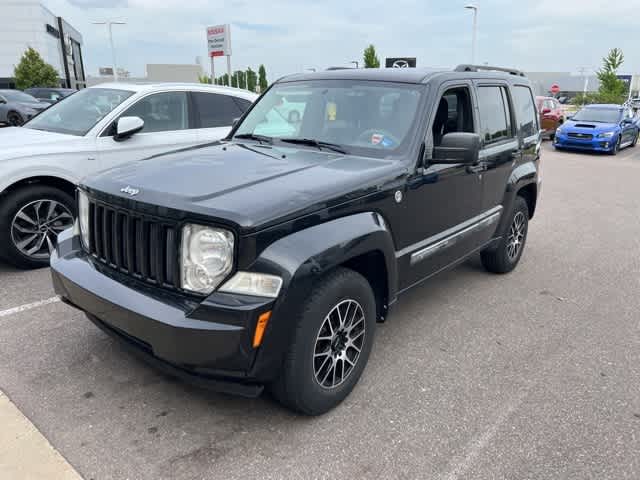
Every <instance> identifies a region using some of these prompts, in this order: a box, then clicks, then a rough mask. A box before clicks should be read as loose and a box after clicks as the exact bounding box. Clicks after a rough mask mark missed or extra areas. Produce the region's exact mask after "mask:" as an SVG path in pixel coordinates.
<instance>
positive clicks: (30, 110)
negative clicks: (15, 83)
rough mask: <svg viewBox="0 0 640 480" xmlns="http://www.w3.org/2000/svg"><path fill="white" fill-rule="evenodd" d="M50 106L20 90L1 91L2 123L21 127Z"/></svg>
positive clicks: (0, 117) (0, 109)
mask: <svg viewBox="0 0 640 480" xmlns="http://www.w3.org/2000/svg"><path fill="white" fill-rule="evenodd" d="M48 106H49V104H47V103H44V102H40V101H39V100H38V99H37V98H35V97H32V96H31V95H28V94H26V93H24V92H21V91H20V90H0V123H8V124H9V125H12V126H14V127H19V126H20V125H22V124H23V123H24V122H26V121H27V120H30V119H31V117H33V116H34V115H36V114H38V113H40V112H41V111H42V110H44V109H45V108H47V107H48Z"/></svg>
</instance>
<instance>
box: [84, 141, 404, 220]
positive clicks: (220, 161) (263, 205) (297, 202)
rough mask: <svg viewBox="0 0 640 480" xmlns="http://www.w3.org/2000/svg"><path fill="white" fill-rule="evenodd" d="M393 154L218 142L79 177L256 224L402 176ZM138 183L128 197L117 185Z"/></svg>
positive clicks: (110, 189)
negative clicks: (384, 156) (376, 156)
mask: <svg viewBox="0 0 640 480" xmlns="http://www.w3.org/2000/svg"><path fill="white" fill-rule="evenodd" d="M403 172H406V167H405V166H404V164H403V163H401V162H399V161H391V160H382V159H373V158H365V157H355V156H346V155H341V154H335V153H329V152H320V151H315V150H312V149H306V148H280V147H273V148H271V147H266V146H255V145H250V146H249V145H243V144H234V143H229V144H217V145H214V146H207V147H200V148H192V149H186V150H182V151H179V152H174V153H170V154H166V155H162V156H157V157H153V158H150V159H147V160H141V161H137V162H133V163H129V164H127V165H124V166H121V167H117V168H114V169H111V170H108V171H106V172H102V173H101V174H99V175H97V176H93V177H89V178H88V179H86V180H85V182H84V184H85V186H86V187H88V188H89V189H90V190H91V189H95V190H98V191H99V192H104V193H107V194H110V195H116V196H119V197H123V198H127V199H131V200H133V201H135V202H142V203H144V204H147V205H152V206H157V207H168V208H172V209H175V210H180V211H184V212H191V213H195V214H201V215H206V216H208V217H213V218H216V219H218V220H220V221H223V222H225V223H226V222H230V223H233V224H235V225H237V226H238V227H240V229H242V230H244V231H247V230H255V229H259V228H264V227H267V226H269V225H271V224H275V223H280V222H283V221H286V220H288V219H292V218H296V217H299V216H302V215H306V214H309V213H312V212H316V211H319V210H322V209H324V208H328V207H330V206H333V205H338V204H341V203H344V202H346V201H349V200H352V199H354V198H358V197H361V196H363V195H366V194H368V193H372V192H375V191H377V190H378V189H379V188H380V187H381V185H380V184H379V179H381V178H383V179H388V178H394V173H396V174H397V175H402V174H403ZM126 187H131V189H134V190H138V193H137V194H136V195H135V196H134V197H132V196H129V195H127V193H123V192H122V191H121V190H122V189H125V190H131V189H126Z"/></svg>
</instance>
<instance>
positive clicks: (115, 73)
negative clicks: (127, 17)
mask: <svg viewBox="0 0 640 480" xmlns="http://www.w3.org/2000/svg"><path fill="white" fill-rule="evenodd" d="M91 23H93V24H94V25H106V26H107V30H108V32H109V45H110V46H111V60H112V62H113V81H114V82H117V81H118V67H117V66H116V50H115V48H113V32H112V31H111V26H112V25H126V24H127V23H126V22H120V21H115V20H105V21H104V22H91Z"/></svg>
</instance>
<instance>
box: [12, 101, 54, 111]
mask: <svg viewBox="0 0 640 480" xmlns="http://www.w3.org/2000/svg"><path fill="white" fill-rule="evenodd" d="M14 103H15V104H16V105H18V106H19V107H22V108H31V109H33V110H38V111H40V110H44V109H45V108H47V107H48V106H49V104H48V103H43V102H14Z"/></svg>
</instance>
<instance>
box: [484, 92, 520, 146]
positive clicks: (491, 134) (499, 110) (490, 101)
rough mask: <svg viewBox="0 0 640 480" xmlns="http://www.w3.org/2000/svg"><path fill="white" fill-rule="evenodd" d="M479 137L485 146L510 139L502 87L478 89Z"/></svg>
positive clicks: (509, 126) (509, 125)
mask: <svg viewBox="0 0 640 480" xmlns="http://www.w3.org/2000/svg"><path fill="white" fill-rule="evenodd" d="M478 109H479V110H480V137H481V138H482V139H483V140H484V143H485V145H487V144H489V143H495V142H500V141H502V140H506V139H508V138H511V136H512V132H511V120H510V114H509V102H508V100H507V95H506V91H505V89H504V87H498V86H495V87H478Z"/></svg>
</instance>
